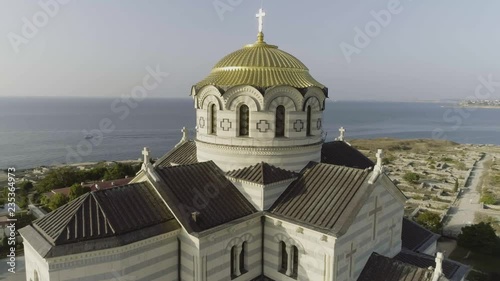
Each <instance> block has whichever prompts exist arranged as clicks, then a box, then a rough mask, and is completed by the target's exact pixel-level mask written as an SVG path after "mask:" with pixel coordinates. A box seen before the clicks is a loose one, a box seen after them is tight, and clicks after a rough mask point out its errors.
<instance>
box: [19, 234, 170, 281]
mask: <svg viewBox="0 0 500 281" xmlns="http://www.w3.org/2000/svg"><path fill="white" fill-rule="evenodd" d="M176 234H177V231H174V232H171V233H167V234H162V235H159V236H155V237H151V238H149V239H146V240H143V241H139V242H135V243H131V244H129V245H125V246H122V247H117V248H111V249H106V250H99V251H93V252H86V253H81V254H75V255H67V256H62V257H56V258H48V259H43V258H42V257H41V256H40V255H39V254H38V253H37V252H35V251H34V250H33V249H32V247H31V245H29V243H26V244H25V251H26V270H27V271H26V278H27V280H31V279H33V280H34V277H33V272H34V270H37V271H38V272H39V276H40V280H50V281H59V280H60V281H63V280H64V281H71V280H75V281H76V280H78V281H87V280H88V281H92V280H117V279H120V278H124V279H126V278H128V279H127V280H130V279H132V280H136V281H138V280H144V281H145V280H158V281H160V280H177V275H178V274H177V272H178V270H177V268H178V264H177V239H176ZM165 278H166V279H165Z"/></svg>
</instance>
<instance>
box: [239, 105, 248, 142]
mask: <svg viewBox="0 0 500 281" xmlns="http://www.w3.org/2000/svg"><path fill="white" fill-rule="evenodd" d="M249 124H250V109H249V108H248V106H247V105H245V104H244V105H242V106H240V137H247V136H248V133H249Z"/></svg>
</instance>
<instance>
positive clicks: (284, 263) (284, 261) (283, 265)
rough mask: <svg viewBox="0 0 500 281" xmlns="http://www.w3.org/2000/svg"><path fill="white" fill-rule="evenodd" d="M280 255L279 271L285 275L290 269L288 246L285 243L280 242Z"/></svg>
mask: <svg viewBox="0 0 500 281" xmlns="http://www.w3.org/2000/svg"><path fill="white" fill-rule="evenodd" d="M279 247H280V248H279V254H280V264H279V265H280V268H279V271H280V272H281V273H285V272H286V269H287V268H288V254H287V253H286V244H285V242H283V241H280V246H279Z"/></svg>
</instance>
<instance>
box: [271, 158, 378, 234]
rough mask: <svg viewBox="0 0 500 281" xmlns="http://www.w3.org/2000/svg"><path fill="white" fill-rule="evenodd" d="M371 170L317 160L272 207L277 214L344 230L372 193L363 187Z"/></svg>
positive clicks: (331, 229)
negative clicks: (354, 213)
mask: <svg viewBox="0 0 500 281" xmlns="http://www.w3.org/2000/svg"><path fill="white" fill-rule="evenodd" d="M369 174H370V171H368V170H360V169H354V168H348V167H341V166H335V165H329V164H322V163H315V164H310V165H308V166H307V167H306V168H305V169H304V170H303V175H302V176H301V177H300V178H299V179H298V180H297V181H295V182H294V183H292V184H291V185H290V186H289V187H288V188H287V189H286V190H285V192H283V194H282V195H281V196H280V197H279V198H278V200H277V201H276V202H275V203H274V205H273V206H272V207H271V209H270V212H271V213H272V214H274V215H278V216H283V217H285V218H289V219H292V220H294V221H295V222H298V223H303V224H306V225H308V226H312V227H315V228H319V229H321V230H323V231H328V232H329V233H331V234H334V235H335V234H342V231H345V230H347V229H346V227H348V226H349V224H350V220H352V218H349V217H350V216H349V215H350V214H351V213H353V212H356V211H358V210H359V209H360V208H361V207H362V204H363V202H364V200H366V199H367V198H368V196H369V193H370V192H369V191H368V190H366V189H363V188H362V187H363V184H364V183H365V181H366V180H367V177H368V175H369Z"/></svg>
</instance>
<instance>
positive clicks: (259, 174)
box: [226, 162, 297, 185]
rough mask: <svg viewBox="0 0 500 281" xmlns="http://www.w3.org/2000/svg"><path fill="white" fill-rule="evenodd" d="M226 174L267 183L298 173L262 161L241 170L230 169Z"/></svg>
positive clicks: (292, 176)
mask: <svg viewBox="0 0 500 281" xmlns="http://www.w3.org/2000/svg"><path fill="white" fill-rule="evenodd" d="M226 176H228V177H232V178H236V179H240V180H244V181H248V182H253V183H258V184H262V185H267V184H271V183H276V182H280V181H284V180H288V179H293V178H296V177H297V174H296V173H294V172H292V171H288V170H284V169H281V168H278V167H275V166H273V165H270V164H267V163H265V162H261V163H258V164H255V165H253V166H249V167H246V168H242V169H239V170H233V171H229V172H227V173H226Z"/></svg>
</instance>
